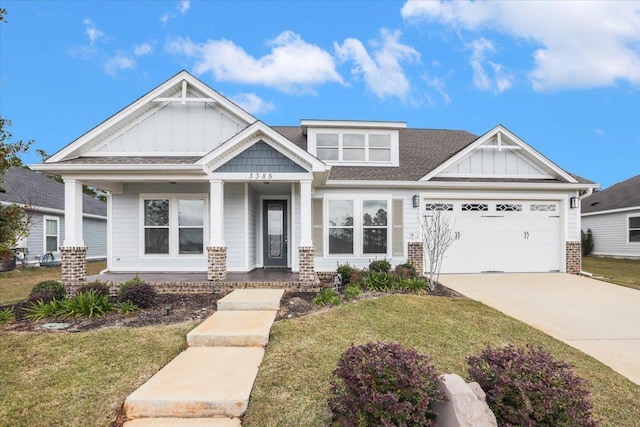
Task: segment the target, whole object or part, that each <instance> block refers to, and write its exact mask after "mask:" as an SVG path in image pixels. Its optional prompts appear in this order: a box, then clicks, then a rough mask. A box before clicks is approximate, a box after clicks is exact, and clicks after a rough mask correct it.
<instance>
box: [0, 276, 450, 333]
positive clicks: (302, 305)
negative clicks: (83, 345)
mask: <svg viewBox="0 0 640 427" xmlns="http://www.w3.org/2000/svg"><path fill="white" fill-rule="evenodd" d="M224 295H225V294H160V295H158V296H157V299H156V304H155V305H154V306H153V307H151V308H148V309H144V310H136V311H134V312H133V313H130V314H126V315H124V314H118V313H116V312H111V313H108V314H106V315H104V316H102V317H95V318H91V319H88V318H85V317H78V318H67V319H47V320H43V321H38V322H34V321H29V320H23V321H20V322H14V323H11V324H9V325H0V330H4V331H25V332H28V331H33V332H55V333H61V332H62V333H72V332H83V331H89V330H93V329H102V328H127V327H142V326H154V325H168V324H172V323H181V322H201V321H203V320H204V319H206V318H207V317H209V316H211V315H212V314H213V313H215V311H216V303H217V302H218V300H219V299H220V298H222V297H223V296H224ZM384 295H387V294H385V293H381V292H364V293H363V294H362V295H360V297H359V298H358V299H370V298H379V297H381V296H384ZM425 295H434V296H445V297H460V296H461V295H460V294H458V293H457V292H455V291H453V290H451V289H449V288H447V287H445V286H442V285H440V284H438V286H437V287H436V290H435V291H434V292H425ZM315 296H316V293H315V292H286V293H285V294H284V296H283V297H282V300H281V302H280V310H279V311H278V314H277V316H276V321H278V320H285V319H292V318H295V317H300V316H305V315H308V314H311V313H316V312H320V311H324V310H327V307H323V306H319V305H316V304H314V303H313V299H314V298H315ZM0 308H2V307H0ZM48 322H65V323H70V324H71V325H70V326H69V327H68V328H67V329H63V330H59V331H58V330H57V331H51V330H46V329H43V328H42V325H43V324H45V323H48Z"/></svg>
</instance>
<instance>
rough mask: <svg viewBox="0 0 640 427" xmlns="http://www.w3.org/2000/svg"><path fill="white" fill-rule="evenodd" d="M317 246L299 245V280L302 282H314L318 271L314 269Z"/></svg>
mask: <svg viewBox="0 0 640 427" xmlns="http://www.w3.org/2000/svg"><path fill="white" fill-rule="evenodd" d="M314 261H315V248H314V247H313V246H299V247H298V263H299V267H298V281H299V282H301V283H314V282H315V281H316V273H315V270H314Z"/></svg>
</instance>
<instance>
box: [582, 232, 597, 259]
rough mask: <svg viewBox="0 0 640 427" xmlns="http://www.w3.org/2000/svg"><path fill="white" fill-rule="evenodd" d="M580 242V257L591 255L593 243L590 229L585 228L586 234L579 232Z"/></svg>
mask: <svg viewBox="0 0 640 427" xmlns="http://www.w3.org/2000/svg"><path fill="white" fill-rule="evenodd" d="M580 240H581V244H582V245H581V246H582V256H589V255H591V252H593V246H594V245H595V242H594V241H593V233H592V232H591V229H590V228H587V232H586V233H585V232H584V231H583V230H580Z"/></svg>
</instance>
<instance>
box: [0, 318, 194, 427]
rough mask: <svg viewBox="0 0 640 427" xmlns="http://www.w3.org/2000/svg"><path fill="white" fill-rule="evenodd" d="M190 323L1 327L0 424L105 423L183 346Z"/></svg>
mask: <svg viewBox="0 0 640 427" xmlns="http://www.w3.org/2000/svg"><path fill="white" fill-rule="evenodd" d="M193 326H194V325H193V324H185V323H183V324H177V325H171V326H158V327H146V328H123V329H102V330H97V331H92V332H82V333H74V334H67V333H19V332H4V331H3V332H2V333H0V361H1V363H0V384H1V386H0V425H2V426H36V427H37V426H69V427H74V426H88V425H90V426H108V425H109V424H110V422H111V421H113V419H114V418H115V416H116V414H117V412H118V410H119V409H120V407H121V406H122V404H123V403H124V399H125V398H126V397H127V396H128V395H129V394H130V393H131V392H133V391H134V390H135V389H136V388H137V387H139V386H140V385H141V384H143V383H144V382H145V381H146V380H147V379H149V378H150V377H151V376H152V375H153V374H154V373H155V372H157V371H158V370H159V369H160V368H161V367H163V366H164V365H165V364H167V363H168V362H169V361H170V360H171V359H172V358H173V357H175V356H176V355H177V354H178V353H179V352H180V350H181V349H182V348H183V347H184V344H185V336H186V333H187V332H188V331H189V330H190V329H191V328H192V327H193Z"/></svg>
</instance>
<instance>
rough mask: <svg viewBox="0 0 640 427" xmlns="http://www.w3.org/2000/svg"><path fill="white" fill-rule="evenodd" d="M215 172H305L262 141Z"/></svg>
mask: <svg viewBox="0 0 640 427" xmlns="http://www.w3.org/2000/svg"><path fill="white" fill-rule="evenodd" d="M215 172H306V170H305V169H304V168H302V167H301V166H300V165H298V164H297V163H295V162H294V161H292V160H291V159H289V158H288V157H287V156H285V155H284V154H282V153H280V152H279V151H278V150H276V149H274V148H273V147H271V146H270V145H269V144H267V143H266V142H264V141H258V142H256V143H255V144H254V145H252V146H251V147H249V148H247V149H246V150H244V151H243V152H242V153H240V154H238V155H237V156H236V157H234V158H233V159H231V160H229V161H228V162H227V163H225V164H224V165H222V166H220V167H219V168H218V169H216V170H215Z"/></svg>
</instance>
